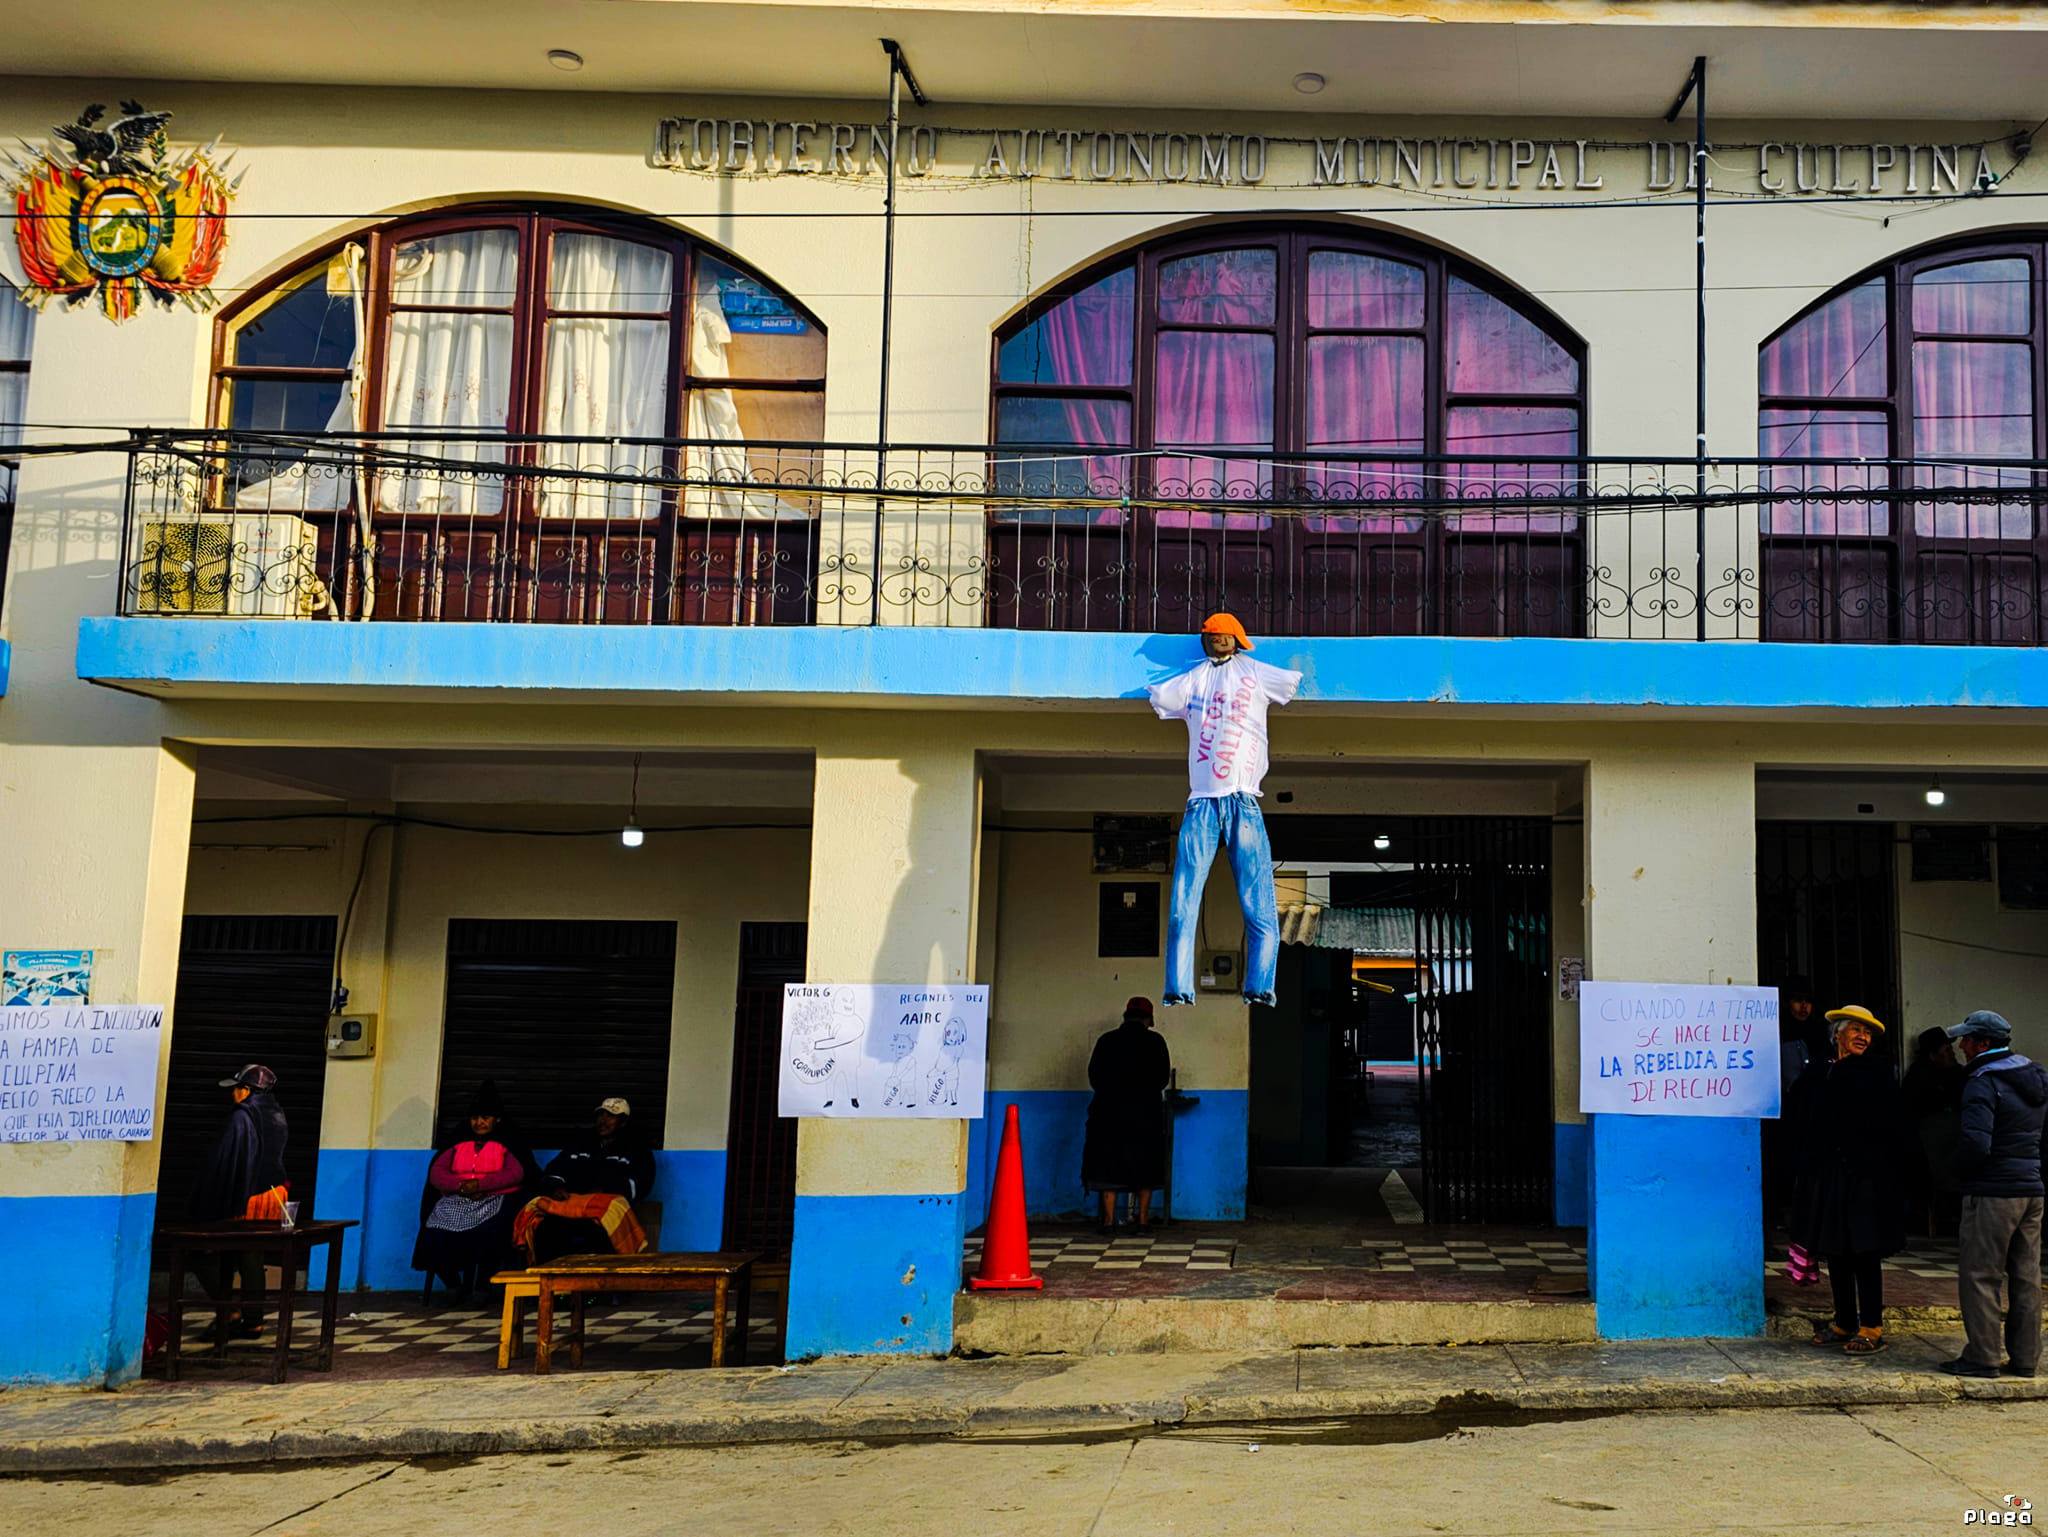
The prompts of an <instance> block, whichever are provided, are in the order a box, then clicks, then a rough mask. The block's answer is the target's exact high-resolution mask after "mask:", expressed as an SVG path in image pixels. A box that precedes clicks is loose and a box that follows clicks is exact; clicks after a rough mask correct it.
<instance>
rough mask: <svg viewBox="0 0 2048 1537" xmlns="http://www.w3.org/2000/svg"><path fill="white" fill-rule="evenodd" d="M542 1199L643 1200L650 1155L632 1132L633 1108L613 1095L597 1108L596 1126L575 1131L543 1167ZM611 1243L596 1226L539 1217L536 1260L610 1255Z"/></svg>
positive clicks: (650, 1185)
mask: <svg viewBox="0 0 2048 1537" xmlns="http://www.w3.org/2000/svg"><path fill="white" fill-rule="evenodd" d="M546 1179H547V1184H546V1189H545V1190H544V1191H543V1192H542V1194H545V1195H557V1196H560V1195H622V1196H624V1197H625V1198H626V1199H627V1200H628V1201H629V1202H633V1203H636V1204H637V1203H638V1202H641V1201H644V1200H646V1199H647V1198H648V1197H649V1195H650V1194H652V1192H653V1190H654V1154H653V1153H652V1152H651V1151H650V1150H649V1149H648V1147H647V1145H646V1144H645V1143H643V1142H642V1141H641V1140H640V1137H639V1134H638V1133H637V1132H635V1131H634V1130H633V1108H632V1106H631V1105H629V1104H628V1103H627V1102H626V1101H625V1100H623V1099H621V1098H619V1097H618V1096H616V1095H614V1096H613V1097H612V1098H610V1099H607V1100H605V1101H604V1102H603V1103H602V1104H600V1105H599V1106H598V1107H597V1121H596V1124H595V1125H594V1126H593V1127H592V1129H591V1130H589V1131H584V1132H578V1133H577V1134H576V1135H575V1136H574V1137H572V1138H570V1140H569V1144H568V1146H566V1147H564V1148H563V1149H562V1151H561V1152H559V1153H557V1154H556V1155H555V1157H554V1161H553V1162H551V1163H550V1164H549V1165H548V1167H547V1176H546ZM611 1246H612V1245H611V1239H610V1238H608V1237H607V1236H606V1235H605V1231H604V1228H603V1227H602V1226H601V1225H599V1224H598V1223H596V1222H590V1221H586V1220H584V1219H582V1218H580V1217H556V1216H547V1217H543V1218H542V1219H541V1222H540V1226H539V1227H538V1228H536V1229H535V1231H534V1235H533V1253H534V1258H535V1259H536V1260H538V1261H539V1262H541V1263H542V1264H545V1263H546V1262H547V1261H549V1260H551V1259H559V1258H560V1257H561V1256H562V1255H564V1254H608V1253H610V1252H611Z"/></svg>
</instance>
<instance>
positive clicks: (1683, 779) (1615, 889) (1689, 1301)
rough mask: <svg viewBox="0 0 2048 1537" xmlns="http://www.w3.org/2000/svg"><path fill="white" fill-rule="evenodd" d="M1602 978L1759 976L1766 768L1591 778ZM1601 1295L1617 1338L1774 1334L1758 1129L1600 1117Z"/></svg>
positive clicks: (1643, 758) (1593, 767) (1613, 769)
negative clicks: (1761, 771)
mask: <svg viewBox="0 0 2048 1537" xmlns="http://www.w3.org/2000/svg"><path fill="white" fill-rule="evenodd" d="M1586 918H1587V941H1588V949H1587V969H1588V974H1589V975H1591V976H1593V977H1596V978H1599V979H1601V980H1603V981H1614V982H1622V981H1626V982H1694V983H1714V984H1720V985H1726V984H1729V983H1754V982H1755V981H1756V766H1755V765H1754V764H1753V763H1749V762H1747V761H1722V760H1716V759H1702V758H1700V757H1699V756H1698V755H1696V754H1690V753H1686V752H1684V751H1663V750H1659V751H1654V752H1650V751H1646V752H1640V753H1618V754H1616V755H1614V756H1611V757H1600V758H1595V759H1594V760H1593V761H1592V762H1591V763H1590V764H1588V766H1587V770H1586ZM1592 1122H1593V1145H1592V1206H1593V1210H1592V1222H1591V1243H1590V1249H1591V1254H1590V1258H1589V1263H1590V1269H1591V1273H1592V1289H1593V1301H1594V1305H1595V1308H1596V1311H1597V1313H1598V1319H1599V1329H1600V1333H1601V1335H1602V1337H1604V1338H1607V1339H1671V1338H1679V1337H1684V1336H1689V1335H1723V1336H1727V1335H1745V1334H1758V1333H1761V1332H1762V1330H1763V1324H1764V1305H1763V1195H1762V1187H1761V1159H1760V1153H1759V1138H1758V1126H1757V1122H1756V1121H1754V1120H1731V1119H1721V1118H1710V1117H1704V1116H1634V1115H1596V1116H1594V1117H1592Z"/></svg>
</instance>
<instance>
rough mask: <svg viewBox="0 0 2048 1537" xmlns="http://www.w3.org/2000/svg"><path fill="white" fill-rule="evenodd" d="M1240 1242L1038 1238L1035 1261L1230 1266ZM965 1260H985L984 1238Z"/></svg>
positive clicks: (971, 1242) (1112, 1266) (1106, 1266)
mask: <svg viewBox="0 0 2048 1537" xmlns="http://www.w3.org/2000/svg"><path fill="white" fill-rule="evenodd" d="M1236 1255H1237V1244H1236V1243H1235V1242H1234V1241H1233V1240H1231V1239H1228V1238H1154V1237H1151V1236H1150V1235H1149V1234H1133V1235H1129V1236H1124V1235H1119V1236H1118V1237H1115V1238H1101V1237H1095V1238H1064V1237H1050V1238H1034V1239H1032V1240H1031V1264H1032V1266H1033V1268H1034V1269H1035V1268H1037V1267H1038V1266H1040V1265H1086V1266H1087V1267H1088V1268H1089V1269H1090V1270H1142V1269H1147V1268H1152V1269H1157V1268H1159V1267H1161V1266H1171V1267H1173V1268H1174V1269H1176V1270H1228V1269H1230V1267H1231V1263H1232V1261H1233V1260H1234V1259H1235V1258H1236ZM965 1260H966V1263H967V1265H968V1267H969V1268H970V1269H971V1268H973V1267H974V1266H976V1265H979V1264H980V1263H981V1240H980V1239H979V1238H970V1239H968V1240H967V1252H966V1255H965Z"/></svg>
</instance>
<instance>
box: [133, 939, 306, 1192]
mask: <svg viewBox="0 0 2048 1537" xmlns="http://www.w3.org/2000/svg"><path fill="white" fill-rule="evenodd" d="M334 931H335V920H334V919H333V918H332V917H328V916H323V917H310V918H287V917H213V916H206V915H192V916H188V917H187V918H186V919H185V925H184V934H183V941H182V944H181V946H180V948H179V951H178V992H177V997H176V999H175V1001H174V1003H173V1007H172V1014H171V1068H170V1081H169V1085H168V1088H167V1090H166V1094H165V1102H164V1139H163V1161H162V1164H161V1166H160V1167H159V1169H158V1171H157V1192H158V1195H157V1214H158V1219H159V1220H160V1221H175V1220H178V1219H180V1218H182V1217H183V1216H184V1215H185V1209H186V1202H187V1201H188V1200H189V1199H190V1197H191V1194H192V1183H193V1181H194V1180H195V1179H197V1178H198V1175H199V1169H200V1165H202V1164H203V1163H204V1162H205V1161H206V1155H207V1154H208V1153H209V1152H211V1151H212V1149H213V1144H214V1139H215V1138H216V1137H218V1136H219V1135H220V1128H221V1123H222V1122H223V1121H224V1120H225V1119H226V1118H227V1111H228V1104H229V1100H228V1093H227V1090H225V1089H223V1088H221V1087H220V1081H221V1079H223V1078H228V1077H232V1076H233V1075H234V1074H235V1073H236V1072H237V1071H238V1070H239V1069H240V1068H241V1067H243V1066H244V1065H245V1064H246V1063H250V1062H261V1063H262V1064H263V1065H264V1066H266V1067H268V1068H270V1069H271V1070H272V1071H274V1072H275V1073H276V1074H277V1089H276V1093H277V1099H278V1103H279V1104H281V1105H282V1106H283V1107H284V1113H285V1118H286V1120H287V1121H289V1122H290V1124H291V1137H290V1140H289V1141H287V1142H286V1144H285V1157H284V1163H285V1172H286V1173H287V1174H288V1175H290V1176H291V1182H292V1195H293V1197H294V1198H295V1199H297V1200H299V1201H301V1202H303V1203H305V1204H304V1206H303V1208H302V1214H306V1215H310V1214H312V1213H313V1211H314V1210H315V1208H314V1206H313V1204H312V1202H313V1194H314V1192H313V1171H314V1167H315V1165H316V1163H317V1162H318V1159H319V1153H320V1100H321V1095H322V1093H323V1092H324V1091H325V1088H326V1083H327V1002H328V990H329V989H330V988H331V987H332V985H333V982H334Z"/></svg>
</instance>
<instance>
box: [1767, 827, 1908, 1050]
mask: <svg viewBox="0 0 2048 1537" xmlns="http://www.w3.org/2000/svg"><path fill="white" fill-rule="evenodd" d="M1897 838H1898V834H1897V833H1896V831H1895V830H1894V829H1893V826H1892V824H1891V823H1889V822H1759V823H1758V824H1757V829H1756V921H1757V980H1758V981H1760V982H1762V983H1764V984H1765V985H1767V986H1782V985H1783V984H1784V983H1785V982H1786V981H1787V979H1789V978H1792V977H1800V976H1803V977H1805V978H1806V979H1807V981H1808V982H1809V983H1811V984H1812V986H1813V990H1814V999H1815V1002H1816V1003H1818V1005H1819V1006H1820V1008H1821V1009H1823V1010H1825V1009H1831V1008H1835V1007H1837V1006H1838V1005H1840V1004H1844V1003H1860V1004H1862V1005H1863V1006H1864V1007H1865V1008H1867V1009H1870V1010H1872V1011H1873V1012H1875V1013H1876V1015H1877V1017H1878V1018H1879V1019H1882V1020H1885V1021H1887V1022H1889V1023H1892V1024H1894V1025H1896V1023H1897V1021H1898V1019H1899V948H1898V933H1899V925H1898V843H1897ZM1816 1028H1818V1027H1817V1026H1816ZM1898 1036H1899V1031H1898V1030H1897V1029H1893V1030H1890V1031H1888V1032H1886V1033H1885V1034H1884V1035H1882V1036H1880V1037H1879V1038H1878V1039H1879V1047H1878V1049H1879V1050H1881V1051H1886V1052H1891V1051H1895V1050H1896V1049H1897V1039H1898Z"/></svg>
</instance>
